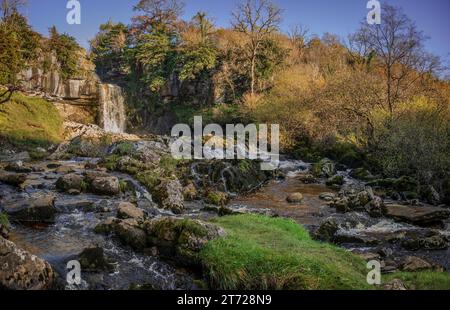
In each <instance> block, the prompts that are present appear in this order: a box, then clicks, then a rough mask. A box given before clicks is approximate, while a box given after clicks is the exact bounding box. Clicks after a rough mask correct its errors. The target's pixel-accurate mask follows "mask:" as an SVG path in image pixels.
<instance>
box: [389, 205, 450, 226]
mask: <svg viewBox="0 0 450 310" xmlns="http://www.w3.org/2000/svg"><path fill="white" fill-rule="evenodd" d="M385 208H386V214H385V215H386V216H387V217H389V218H392V219H394V220H396V221H400V222H407V223H410V224H414V225H424V226H426V225H430V224H435V223H436V222H440V221H443V220H446V219H448V218H449V217H450V210H447V209H443V208H438V207H428V206H427V207H421V206H404V205H397V204H391V205H386V206H385Z"/></svg>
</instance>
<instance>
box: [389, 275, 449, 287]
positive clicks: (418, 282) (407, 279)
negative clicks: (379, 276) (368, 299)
mask: <svg viewBox="0 0 450 310" xmlns="http://www.w3.org/2000/svg"><path fill="white" fill-rule="evenodd" d="M384 277H385V278H383V283H387V282H389V281H391V280H393V279H399V280H401V281H402V282H403V284H404V285H405V286H406V288H407V289H408V290H450V274H448V273H447V272H434V271H421V272H398V273H394V274H390V275H385V276H384Z"/></svg>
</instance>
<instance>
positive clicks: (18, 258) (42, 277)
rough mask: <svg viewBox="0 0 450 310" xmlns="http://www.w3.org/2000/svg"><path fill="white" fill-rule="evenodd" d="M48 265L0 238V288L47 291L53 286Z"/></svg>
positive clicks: (53, 275) (52, 277)
mask: <svg viewBox="0 0 450 310" xmlns="http://www.w3.org/2000/svg"><path fill="white" fill-rule="evenodd" d="M54 280H55V274H54V272H53V269H52V268H51V266H50V264H49V263H47V262H46V261H44V260H42V259H40V258H38V257H36V256H34V255H31V254H30V253H28V252H26V251H24V250H22V249H20V248H18V247H17V246H16V245H15V244H14V243H12V242H10V241H8V240H6V239H3V238H1V237H0V288H3V289H9V290H47V289H51V288H52V285H53V284H54Z"/></svg>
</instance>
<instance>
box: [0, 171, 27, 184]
mask: <svg viewBox="0 0 450 310" xmlns="http://www.w3.org/2000/svg"><path fill="white" fill-rule="evenodd" d="M26 179H27V175H26V174H23V173H14V172H6V171H1V170H0V182H2V183H5V184H8V185H12V186H17V187H19V186H20V185H22V183H23V182H25V181H26Z"/></svg>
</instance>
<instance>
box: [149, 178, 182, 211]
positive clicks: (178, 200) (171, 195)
mask: <svg viewBox="0 0 450 310" xmlns="http://www.w3.org/2000/svg"><path fill="white" fill-rule="evenodd" d="M152 194H153V198H154V199H155V201H156V202H157V203H159V204H160V205H161V207H162V208H164V209H168V210H171V211H172V212H174V213H175V214H180V213H181V212H182V211H183V210H184V197H183V187H182V186H181V183H180V181H179V180H178V179H176V180H164V181H162V182H161V184H160V185H158V186H157V187H156V188H155V190H154V191H153V192H152Z"/></svg>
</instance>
